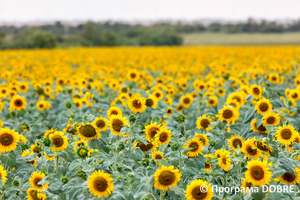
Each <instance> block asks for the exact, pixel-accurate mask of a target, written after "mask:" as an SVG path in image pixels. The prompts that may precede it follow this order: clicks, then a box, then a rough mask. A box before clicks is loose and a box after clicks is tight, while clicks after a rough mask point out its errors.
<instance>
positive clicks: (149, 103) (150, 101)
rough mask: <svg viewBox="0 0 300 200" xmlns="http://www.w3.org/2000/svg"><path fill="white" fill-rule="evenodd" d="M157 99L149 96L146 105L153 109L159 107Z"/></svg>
mask: <svg viewBox="0 0 300 200" xmlns="http://www.w3.org/2000/svg"><path fill="white" fill-rule="evenodd" d="M157 104H158V102H157V99H156V98H155V97H153V96H149V97H148V98H146V99H145V105H146V106H147V107H151V108H153V109H155V108H156V107H157Z"/></svg>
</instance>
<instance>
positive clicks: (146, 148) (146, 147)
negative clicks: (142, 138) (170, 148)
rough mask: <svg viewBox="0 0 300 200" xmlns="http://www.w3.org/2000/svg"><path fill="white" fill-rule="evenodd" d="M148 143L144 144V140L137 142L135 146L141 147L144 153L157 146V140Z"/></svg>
mask: <svg viewBox="0 0 300 200" xmlns="http://www.w3.org/2000/svg"><path fill="white" fill-rule="evenodd" d="M147 142H148V143H147V144H144V143H142V142H136V143H135V144H134V145H133V147H139V148H140V149H141V150H142V151H143V152H144V153H146V152H147V151H154V150H155V149H156V147H157V144H156V142H149V141H147Z"/></svg>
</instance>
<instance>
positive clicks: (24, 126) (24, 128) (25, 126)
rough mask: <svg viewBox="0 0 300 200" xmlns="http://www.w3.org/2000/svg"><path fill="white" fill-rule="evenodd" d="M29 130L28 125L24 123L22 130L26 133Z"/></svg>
mask: <svg viewBox="0 0 300 200" xmlns="http://www.w3.org/2000/svg"><path fill="white" fill-rule="evenodd" d="M28 129H29V126H28V124H26V123H23V125H22V130H23V131H24V132H25V131H28Z"/></svg>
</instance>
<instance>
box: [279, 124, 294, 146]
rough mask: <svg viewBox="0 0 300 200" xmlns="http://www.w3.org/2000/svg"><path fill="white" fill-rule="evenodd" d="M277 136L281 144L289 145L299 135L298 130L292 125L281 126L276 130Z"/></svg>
mask: <svg viewBox="0 0 300 200" xmlns="http://www.w3.org/2000/svg"><path fill="white" fill-rule="evenodd" d="M276 133H277V134H276V137H277V139H278V140H279V142H280V143H281V144H284V145H289V144H291V143H292V142H294V141H295V139H296V138H297V137H298V135H299V134H298V132H297V131H296V130H295V128H294V127H293V126H292V125H286V124H284V125H283V126H279V129H278V130H277V131H276Z"/></svg>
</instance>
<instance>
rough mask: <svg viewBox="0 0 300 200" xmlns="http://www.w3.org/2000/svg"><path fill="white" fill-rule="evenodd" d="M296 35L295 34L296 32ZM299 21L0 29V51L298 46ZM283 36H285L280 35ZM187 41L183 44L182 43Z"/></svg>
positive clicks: (48, 26)
mask: <svg viewBox="0 0 300 200" xmlns="http://www.w3.org/2000/svg"><path fill="white" fill-rule="evenodd" d="M294 32H295V33H294ZM297 32H300V20H298V21H294V22H293V23H291V24H279V23H276V22H267V21H261V22H255V21H254V20H252V19H249V20H248V21H247V22H244V23H236V24H221V23H212V24H209V25H207V26H204V25H203V24H200V23H192V24H184V23H181V22H177V23H173V24H172V23H156V24H153V25H149V26H146V25H142V24H135V25H133V24H126V23H118V22H105V23H95V22H87V23H84V24H79V25H77V26H69V25H64V24H62V23H60V22H56V23H54V24H52V25H42V26H38V27H29V26H22V27H14V26H2V27H0V49H19V48H53V47H70V46H127V45H130V46H145V45H147V46H164V45H168V46H172V45H182V44H186V45H210V44H212V45H246V44H251V45H264V44H267V45H268V44H299V34H298V33H297ZM281 34H282V35H281ZM183 41H184V42H183Z"/></svg>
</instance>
